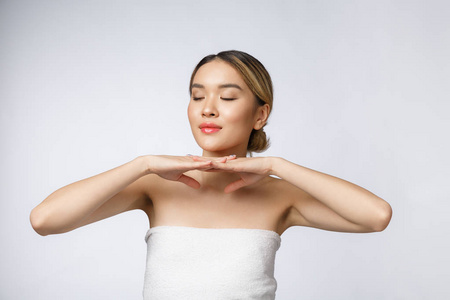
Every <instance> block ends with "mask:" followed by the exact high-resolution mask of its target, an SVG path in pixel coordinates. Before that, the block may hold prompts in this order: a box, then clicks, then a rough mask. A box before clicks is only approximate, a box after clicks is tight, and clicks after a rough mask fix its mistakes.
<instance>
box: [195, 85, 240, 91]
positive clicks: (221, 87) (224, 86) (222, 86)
mask: <svg viewBox="0 0 450 300" xmlns="http://www.w3.org/2000/svg"><path fill="white" fill-rule="evenodd" d="M193 88H199V89H204V88H205V86H204V85H203V84H200V83H193V84H192V87H191V89H193ZM226 88H235V89H238V90H241V91H242V88H241V87H240V86H239V85H237V84H235V83H225V84H221V85H219V89H226Z"/></svg>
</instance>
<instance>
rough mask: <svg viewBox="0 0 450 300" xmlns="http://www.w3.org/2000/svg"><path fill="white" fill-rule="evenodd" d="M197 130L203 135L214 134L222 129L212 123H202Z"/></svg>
mask: <svg viewBox="0 0 450 300" xmlns="http://www.w3.org/2000/svg"><path fill="white" fill-rule="evenodd" d="M199 128H200V130H201V131H202V132H203V133H214V132H217V131H219V130H220V129H222V127H220V126H218V125H216V124H214V123H212V122H206V123H202V124H200V126H199Z"/></svg>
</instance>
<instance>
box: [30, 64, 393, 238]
mask: <svg viewBox="0 0 450 300" xmlns="http://www.w3.org/2000/svg"><path fill="white" fill-rule="evenodd" d="M269 110H270V109H269V106H268V105H264V106H258V105H256V101H255V97H254V95H253V94H252V92H251V90H250V89H249V87H248V86H247V85H246V84H245V82H244V81H243V79H242V77H241V76H240V74H239V73H238V72H237V71H236V70H235V69H233V68H232V67H231V66H230V65H228V64H227V63H225V62H223V61H220V60H215V61H212V62H209V63H207V64H205V65H203V66H202V67H201V68H200V69H199V70H198V72H197V74H196V75H195V77H194V81H193V87H192V95H191V100H190V102H189V106H188V117H189V122H190V125H191V129H192V133H193V135H194V138H195V140H196V141H197V143H198V144H199V146H200V147H201V148H202V149H203V155H202V156H165V155H145V156H140V157H137V158H135V159H133V160H132V161H130V162H128V163H126V164H124V165H121V166H119V167H117V168H114V169H112V170H109V171H106V172H104V173H101V174H98V175H96V176H93V177H90V178H87V179H84V180H81V181H78V182H75V183H72V184H69V185H67V186H65V187H62V188H60V189H59V190H57V191H55V192H53V193H52V194H51V195H50V196H48V197H47V198H46V199H45V200H44V201H43V202H42V203H41V204H39V205H38V206H37V207H35V208H34V209H33V211H32V212H31V215H30V220H31V224H32V226H33V228H34V229H35V230H36V232H38V233H39V234H41V235H48V234H57V233H63V232H68V231H70V230H73V229H76V228H78V227H81V226H84V225H86V224H90V223H93V222H96V221H99V220H102V219H105V218H108V217H111V216H113V215H116V214H119V213H122V212H125V211H129V210H133V209H140V210H143V211H144V212H145V213H146V214H147V216H148V219H149V222H150V225H151V227H155V226H162V225H176V226H188V227H203V228H258V229H266V230H272V231H275V232H277V233H278V234H280V235H281V234H282V233H283V232H284V231H285V230H286V229H287V228H289V227H291V226H309V227H315V228H320V229H325V230H332V231H340V232H375V231H382V230H384V229H385V228H386V227H387V225H388V224H389V222H390V219H391V216H392V210H391V207H390V205H389V204H388V203H387V202H386V201H384V200H383V199H381V198H379V197H378V196H376V195H374V194H372V193H371V192H369V191H367V190H365V189H364V188H362V187H359V186H357V185H355V184H352V183H350V182H347V181H345V180H342V179H339V178H337V177H333V176H330V175H327V174H324V173H321V172H318V171H314V170H311V169H308V168H305V167H303V166H300V165H297V164H295V163H292V162H289V161H287V160H285V159H283V158H279V157H246V154H247V144H248V139H249V136H250V133H251V131H252V129H256V130H258V129H260V128H262V127H263V126H264V124H265V123H266V121H267V117H268V115H269ZM205 122H206V123H214V124H215V125H217V126H219V127H220V130H219V131H217V132H214V133H205V132H203V131H202V129H201V127H202V124H204V123H205ZM271 175H274V176H276V177H279V178H280V179H278V178H274V177H272V176H271Z"/></svg>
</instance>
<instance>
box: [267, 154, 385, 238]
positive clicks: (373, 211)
mask: <svg viewBox="0 0 450 300" xmlns="http://www.w3.org/2000/svg"><path fill="white" fill-rule="evenodd" d="M267 159H268V160H269V166H270V175H275V176H278V177H280V178H282V179H284V180H286V181H287V182H289V183H291V184H293V185H295V186H296V187H298V188H300V189H301V190H303V191H305V192H306V193H308V194H309V195H311V196H312V197H313V198H314V199H305V197H303V199H300V198H299V199H298V201H296V202H295V204H294V208H296V209H297V210H298V212H299V213H300V214H301V215H302V216H303V218H304V221H306V222H308V223H310V224H308V225H309V226H313V227H319V228H320V227H322V226H321V225H320V224H324V227H325V228H324V229H328V230H335V231H352V232H373V231H382V230H384V229H385V228H386V227H387V226H388V224H389V222H390V220H391V216H392V209H391V206H390V205H389V204H388V203H387V202H386V201H384V200H383V199H381V198H379V197H378V196H376V195H374V194H372V193H371V192H369V191H368V190H366V189H364V188H362V187H360V186H357V185H355V184H353V183H350V182H348V181H345V180H343V179H340V178H337V177H334V176H331V175H328V174H324V173H321V172H318V171H314V170H311V169H308V168H305V167H302V166H299V165H297V164H294V163H292V162H290V161H287V160H285V159H282V158H277V157H268V158H267ZM317 201H318V202H320V203H317ZM324 206H325V207H324ZM327 208H328V209H331V210H332V212H330V211H327ZM333 212H334V213H335V214H337V215H338V216H339V217H341V218H342V219H343V220H341V221H339V217H338V216H336V215H334V214H333ZM330 221H332V222H330ZM348 222H350V223H351V224H349V223H348ZM294 225H297V224H294ZM299 225H300V224H299ZM302 225H303V224H302ZM330 225H332V226H330ZM333 225H334V226H333Z"/></svg>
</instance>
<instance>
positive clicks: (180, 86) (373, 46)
mask: <svg viewBox="0 0 450 300" xmlns="http://www.w3.org/2000/svg"><path fill="white" fill-rule="evenodd" d="M449 9H450V5H449V3H448V2H447V1H414V0H413V1H411V0H409V1H356V0H355V1H125V0H124V1H67V0H59V1H56V0H55V1H31V0H30V1H21V0H15V1H13V0H10V1H1V2H0V99H1V107H0V117H1V119H0V126H1V127H0V132H1V156H0V166H1V168H0V176H1V177H0V179H1V189H0V199H1V202H0V213H1V217H0V241H1V247H0V266H1V267H0V298H1V299H46V300H48V299H67V300H71V299H140V298H142V287H143V277H144V268H145V255H146V245H145V242H144V235H145V233H146V231H147V229H148V227H149V224H148V221H147V220H146V217H145V215H144V213H142V212H138V211H134V212H129V213H125V214H122V215H119V216H116V217H114V218H110V219H107V220H104V221H102V222H98V223H96V224H92V225H89V226H86V227H84V228H80V229H77V230H75V231H73V232H70V233H67V234H62V235H53V236H47V237H41V236H39V235H38V234H36V233H35V232H34V231H33V229H32V228H31V226H30V223H29V213H30V211H31V209H32V208H33V207H34V206H36V205H37V204H38V203H40V202H41V201H42V200H43V199H45V197H47V196H48V195H49V194H50V193H52V192H53V191H55V190H56V189H58V188H60V187H62V186H64V185H67V184H69V183H72V182H74V181H77V180H80V179H83V178H86V177H90V176H92V175H95V174H98V173H100V172H103V171H106V170H109V169H112V168H114V167H116V166H119V165H121V164H123V163H126V162H128V161H130V160H132V159H133V158H135V157H137V156H139V155H145V154H174V155H185V154H188V153H191V154H201V150H200V148H199V147H198V146H197V145H196V143H195V141H194V139H193V137H192V136H191V132H190V128H189V123H188V120H187V114H186V108H187V104H188V101H189V95H188V81H189V76H190V73H191V71H192V70H193V68H194V66H195V65H196V63H197V62H198V61H199V60H200V59H201V58H202V57H204V56H205V55H208V54H211V53H217V52H219V51H222V50H229V49H238V50H242V51H245V52H248V53H250V54H252V55H254V56H255V57H257V58H258V59H259V60H261V61H262V62H263V64H264V65H265V66H266V67H267V69H268V70H269V72H270V73H271V75H272V78H273V83H274V88H275V101H274V109H273V113H272V115H271V117H270V119H269V125H268V126H267V127H266V131H267V133H268V135H269V136H270V139H271V142H272V146H271V147H270V149H269V150H268V151H266V152H265V153H262V154H259V155H267V156H280V157H284V158H286V159H288V160H291V161H293V162H295V163H297V164H300V165H303V166H306V167H309V168H313V169H316V170H319V171H322V172H325V173H329V174H332V175H335V176H338V177H341V178H344V179H346V180H349V181H352V182H354V183H356V184H358V185H361V186H363V187H365V188H367V189H368V190H370V191H372V192H373V193H375V194H377V195H378V196H380V197H382V198H384V199H386V200H387V201H388V202H389V203H390V204H391V205H392V208H393V211H394V215H393V218H392V221H391V224H390V225H389V227H388V228H387V229H386V230H385V231H384V232H381V233H371V234H346V233H335V232H326V231H320V230H317V229H310V228H300V227H296V228H290V229H288V230H287V231H286V232H285V233H284V234H283V235H282V245H281V248H280V250H279V251H278V252H277V259H276V270H275V276H276V278H277V281H278V291H277V299H355V300H356V299H358V300H359V299H409V300H411V299H449V298H450V292H449V289H448V280H449V278H450V271H449V267H450V262H449V258H448V253H450V241H449V236H450V222H449V215H450V204H449V200H450V197H449V194H450V188H449V186H450V184H449V179H450V171H449V167H450V160H449V153H450V142H449V129H450V121H449V113H450V105H449V99H450V98H449V94H450V93H449V92H450V88H449V86H450V65H449V62H450V59H449V53H450V21H449V20H450V19H449V17H448V16H449V14H448V12H449Z"/></svg>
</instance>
